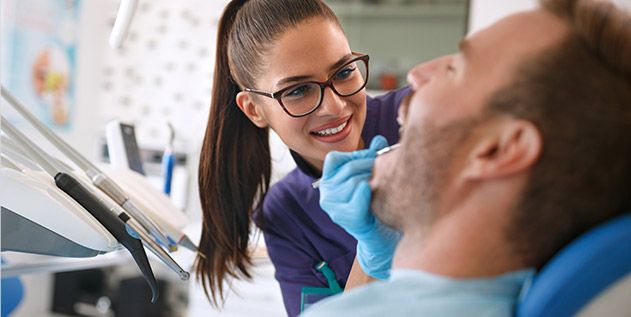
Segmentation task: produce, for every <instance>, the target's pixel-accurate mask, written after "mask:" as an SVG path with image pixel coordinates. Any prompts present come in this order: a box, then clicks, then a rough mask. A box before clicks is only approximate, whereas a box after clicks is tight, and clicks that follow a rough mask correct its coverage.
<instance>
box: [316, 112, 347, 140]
mask: <svg viewBox="0 0 631 317" xmlns="http://www.w3.org/2000/svg"><path fill="white" fill-rule="evenodd" d="M352 118H353V116H352V115H350V116H348V117H346V118H342V119H340V120H337V121H334V122H331V123H328V124H326V125H323V126H320V127H318V128H316V129H313V130H311V131H310V132H309V133H310V134H311V135H312V136H313V137H315V138H316V139H317V140H318V141H321V142H325V143H334V142H339V141H342V140H344V139H345V138H346V137H347V136H348V135H349V134H350V133H351V130H352V127H351V119H352Z"/></svg>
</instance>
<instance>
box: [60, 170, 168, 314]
mask: <svg viewBox="0 0 631 317" xmlns="http://www.w3.org/2000/svg"><path fill="white" fill-rule="evenodd" d="M55 184H57V187H59V189H61V190H63V191H64V192H65V193H66V194H68V195H69V196H70V197H72V198H73V199H74V200H75V201H77V202H78V203H79V204H80V205H81V206H83V208H85V209H86V210H87V211H88V212H89V213H90V214H91V215H92V216H93V217H94V218H96V220H98V221H99V222H100V223H101V224H102V225H103V226H104V227H105V228H106V229H107V231H109V232H110V233H111V234H112V235H113V236H114V238H116V240H118V242H120V243H121V244H122V245H123V246H124V247H125V248H126V249H127V250H129V253H131V255H132V257H133V258H134V261H135V262H136V264H137V265H138V267H139V268H140V271H141V272H142V275H143V276H144V278H145V280H146V281H147V284H149V287H150V288H151V294H152V296H151V302H152V303H155V302H156V300H157V299H158V294H159V290H158V283H157V282H156V278H155V277H154V276H153V271H152V270H151V266H149V260H148V259H147V254H146V253H145V249H144V248H143V247H142V243H141V242H140V240H138V239H136V238H134V237H132V236H130V235H129V233H127V230H126V229H125V223H124V222H123V220H125V219H119V218H118V217H116V216H115V215H114V214H112V213H111V212H110V211H109V210H108V209H107V207H105V206H104V205H103V204H102V203H101V201H100V200H99V199H98V198H96V197H95V196H94V195H93V194H92V193H91V192H90V191H89V190H87V189H86V188H85V187H83V185H81V184H80V183H79V182H78V181H77V180H76V179H74V177H72V176H70V175H68V174H66V173H63V172H60V173H57V175H55Z"/></svg>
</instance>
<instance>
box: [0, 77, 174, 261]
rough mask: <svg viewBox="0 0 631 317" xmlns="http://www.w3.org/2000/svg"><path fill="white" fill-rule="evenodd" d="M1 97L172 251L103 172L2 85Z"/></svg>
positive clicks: (154, 226)
mask: <svg viewBox="0 0 631 317" xmlns="http://www.w3.org/2000/svg"><path fill="white" fill-rule="evenodd" d="M1 93H2V97H4V98H5V100H7V102H8V103H9V104H10V105H11V106H13V108H14V109H15V110H16V111H17V112H18V113H20V115H22V117H24V118H25V119H26V120H27V121H29V122H30V123H31V124H32V125H33V126H34V127H35V128H36V129H37V130H38V131H39V132H40V133H41V134H42V135H44V136H45V137H46V138H47V139H48V141H49V142H50V143H52V144H53V145H55V147H57V149H59V150H60V151H61V152H62V153H63V154H64V155H66V156H67V157H68V158H70V159H71V160H72V161H73V162H74V163H75V164H77V166H79V168H80V169H81V170H83V171H84V172H85V173H86V175H87V176H88V178H89V179H90V180H91V181H92V183H93V184H94V185H95V186H96V187H97V188H99V189H100V190H101V191H103V192H104V193H105V194H107V195H108V196H109V197H110V198H111V199H112V200H114V201H115V202H116V203H117V204H118V205H119V206H121V207H123V209H125V210H126V211H127V212H129V214H130V215H131V216H132V217H134V218H135V219H136V220H138V222H139V223H140V224H141V225H142V226H143V227H144V228H146V229H147V230H148V231H149V232H150V233H151V234H152V235H153V236H154V237H155V238H156V239H158V241H159V242H160V243H162V244H163V245H165V246H166V247H167V248H169V250H171V251H174V250H176V249H177V246H176V245H175V243H174V242H173V239H169V238H168V237H167V235H166V234H165V233H164V232H166V231H165V230H164V229H162V228H161V227H160V226H159V225H158V224H156V223H155V222H154V221H153V220H151V219H150V218H149V217H147V216H146V215H145V214H144V213H143V212H141V211H140V209H139V208H137V207H136V206H135V205H134V204H133V202H131V201H130V200H129V197H127V195H125V193H124V191H123V190H122V189H121V188H120V187H119V186H118V185H117V184H116V183H115V182H114V181H113V180H112V179H110V178H109V177H108V176H107V175H105V173H103V172H102V171H101V170H99V169H98V168H97V167H96V166H95V165H94V164H92V163H91V162H90V161H89V160H87V159H86V158H85V157H83V156H82V155H81V154H80V153H79V152H77V151H76V150H75V149H74V148H72V147H71V146H70V145H69V144H68V143H66V142H65V141H64V140H63V139H61V138H60V137H59V136H57V135H56V134H55V133H54V132H53V131H52V130H50V129H49V128H48V127H47V126H46V125H44V124H43V123H42V122H41V121H40V120H39V119H37V118H36V117H35V116H34V115H33V114H31V113H30V112H29V111H28V110H27V109H26V107H25V106H24V105H23V104H22V103H21V102H20V101H19V100H17V98H15V97H14V96H13V95H12V94H11V93H10V92H9V91H8V89H6V88H5V87H4V86H1Z"/></svg>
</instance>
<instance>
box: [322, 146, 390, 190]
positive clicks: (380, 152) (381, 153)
mask: <svg viewBox="0 0 631 317" xmlns="http://www.w3.org/2000/svg"><path fill="white" fill-rule="evenodd" d="M399 146H401V143H395V144H392V145H390V146H386V147H384V148H383V149H381V150H379V151H377V156H379V155H383V154H386V153H388V152H390V151H392V150H396V149H397V148H398V147H399ZM320 180H321V178H318V179H316V180H314V181H313V183H311V187H313V189H318V188H319V187H320Z"/></svg>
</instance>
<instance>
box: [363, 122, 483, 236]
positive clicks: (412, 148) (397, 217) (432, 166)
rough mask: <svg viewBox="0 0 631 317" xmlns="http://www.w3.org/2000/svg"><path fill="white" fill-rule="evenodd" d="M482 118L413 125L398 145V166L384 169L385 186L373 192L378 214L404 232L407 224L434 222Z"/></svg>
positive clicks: (373, 204) (424, 225)
mask: <svg viewBox="0 0 631 317" xmlns="http://www.w3.org/2000/svg"><path fill="white" fill-rule="evenodd" d="M480 121H481V119H479V118H467V119H461V120H458V121H456V122H453V123H450V124H448V125H446V126H444V127H435V126H434V125H432V124H431V123H427V124H424V125H421V124H419V125H416V126H410V128H409V129H408V130H407V131H406V132H405V135H404V138H403V140H402V146H401V147H400V148H399V149H398V151H401V153H400V156H399V157H398V161H396V162H395V164H396V166H394V167H393V171H392V172H386V173H384V179H383V181H382V182H381V184H383V186H382V187H380V188H377V189H376V190H375V191H374V192H373V195H372V197H373V198H372V206H371V207H372V210H373V212H374V213H375V216H376V217H377V218H378V219H379V220H381V222H383V223H384V224H386V225H388V226H391V227H393V228H395V229H397V230H400V231H402V232H404V233H405V229H406V227H408V226H423V227H427V226H429V225H431V223H432V222H433V220H434V219H435V217H436V203H437V202H438V201H439V198H440V195H441V192H442V188H443V187H444V186H445V185H446V184H448V179H449V177H450V173H451V172H452V171H451V168H452V166H453V163H454V161H455V159H456V158H457V155H458V154H459V153H462V151H460V150H461V149H460V145H461V144H463V143H464V142H465V141H466V139H467V137H468V136H469V134H470V133H471V131H472V130H473V128H474V127H475V126H476V125H477V124H479V123H480ZM417 229H419V228H417ZM421 229H424V228H421Z"/></svg>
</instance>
